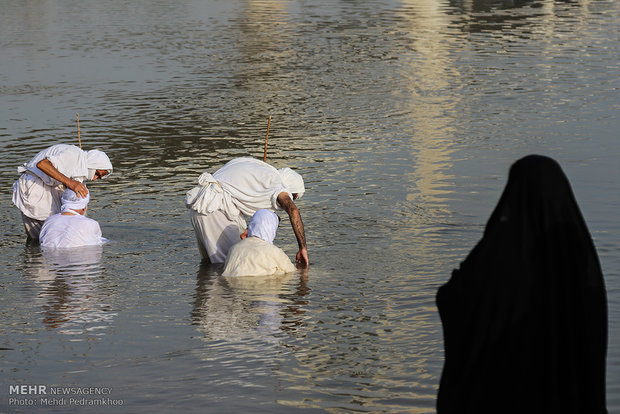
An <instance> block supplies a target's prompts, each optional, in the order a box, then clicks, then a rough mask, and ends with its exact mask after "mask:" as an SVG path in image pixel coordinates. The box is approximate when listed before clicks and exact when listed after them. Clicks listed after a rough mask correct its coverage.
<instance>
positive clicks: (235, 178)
mask: <svg viewBox="0 0 620 414" xmlns="http://www.w3.org/2000/svg"><path fill="white" fill-rule="evenodd" d="M287 176H288V177H290V176H291V175H290V174H288V175H287ZM297 184H298V183H297ZM283 192H285V193H288V195H289V197H291V199H292V198H293V195H292V193H291V191H289V190H288V188H287V187H286V185H285V184H284V181H283V180H282V177H281V176H280V173H279V172H278V170H276V169H275V168H274V167H272V166H271V165H269V164H267V163H265V162H263V161H260V160H257V159H254V158H235V159H232V160H230V161H229V162H228V163H226V164H225V165H224V166H223V167H222V168H220V169H219V170H217V171H216V172H215V173H213V174H209V173H203V174H202V175H201V176H200V177H199V178H198V186H196V187H194V188H192V189H191V190H190V191H188V192H187V195H186V197H185V205H186V207H187V208H188V209H190V217H191V221H192V225H193V226H194V231H195V232H196V238H197V239H198V246H199V249H200V251H201V254H202V255H203V257H205V253H206V255H207V256H208V257H209V259H210V260H211V263H221V262H223V261H224V258H225V257H226V253H227V252H228V249H229V248H230V247H231V246H232V244H234V243H236V242H237V241H239V238H238V237H239V234H241V232H243V230H244V229H245V227H246V224H245V219H244V217H243V215H245V216H246V217H251V216H252V215H253V214H254V213H255V212H256V211H257V210H260V209H267V210H271V211H275V210H281V207H280V205H279V204H278V196H279V195H280V194H281V193H283ZM217 211H219V212H221V213H222V214H218V215H215V216H212V215H213V213H214V212H217ZM201 216H212V217H209V218H207V217H201ZM234 225H236V226H237V231H238V234H237V238H236V239H234V240H233V238H231V236H230V234H232V232H230V234H224V235H222V232H221V230H223V229H228V230H231V229H232V228H233V227H232V226H234Z"/></svg>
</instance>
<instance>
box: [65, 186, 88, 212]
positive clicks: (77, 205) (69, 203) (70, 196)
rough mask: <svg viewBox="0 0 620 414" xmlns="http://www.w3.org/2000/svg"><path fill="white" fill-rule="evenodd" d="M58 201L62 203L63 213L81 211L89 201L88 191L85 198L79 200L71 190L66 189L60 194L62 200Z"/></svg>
mask: <svg viewBox="0 0 620 414" xmlns="http://www.w3.org/2000/svg"><path fill="white" fill-rule="evenodd" d="M60 200H61V202H62V208H61V211H62V212H63V213H64V212H66V211H69V210H81V209H83V208H86V206H87V205H88V202H89V201H90V191H89V192H88V194H86V197H84V198H80V197H78V195H77V194H76V193H75V192H74V191H73V190H71V189H69V188H67V189H66V190H65V192H64V193H62V198H61V199H60Z"/></svg>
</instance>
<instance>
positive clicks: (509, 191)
mask: <svg viewBox="0 0 620 414" xmlns="http://www.w3.org/2000/svg"><path fill="white" fill-rule="evenodd" d="M437 307H438V308H439V314H440V316H441V321H442V324H443V332H444V346H445V365H444V368H443V373H442V376H441V382H440V385H439V393H438V398H437V410H438V413H440V414H443V413H533V412H534V413H562V414H567V413H588V414H591V413H605V412H606V411H607V410H606V402H605V360H606V351H607V301H606V294H605V286H604V281H603V275H602V273H601V267H600V264H599V260H598V256H597V254H596V250H595V247H594V244H593V242H592V238H591V237H590V234H589V232H588V228H587V226H586V223H585V221H584V219H583V217H582V215H581V212H580V211H579V207H578V206H577V202H576V201H575V197H574V195H573V192H572V190H571V187H570V184H569V182H568V179H567V178H566V176H565V175H564V173H563V172H562V169H561V168H560V166H559V165H558V163H557V162H555V161H554V160H552V159H550V158H547V157H543V156H537V155H531V156H527V157H525V158H522V159H520V160H519V161H517V162H516V163H515V164H514V165H513V166H512V167H511V169H510V175H509V178H508V184H507V185H506V188H505V189H504V192H503V194H502V196H501V199H500V201H499V204H498V205H497V207H496V208H495V210H494V211H493V214H492V215H491V217H490V219H489V221H488V223H487V225H486V228H485V231H484V235H483V238H482V240H480V242H479V243H478V244H477V245H476V247H475V248H474V249H473V250H472V251H471V253H470V254H469V256H468V257H467V258H466V259H465V261H464V262H463V263H461V266H460V268H459V269H458V270H455V271H454V272H453V274H452V277H451V278H450V280H449V281H448V283H446V284H445V285H443V286H442V287H441V288H440V289H439V291H438V293H437Z"/></svg>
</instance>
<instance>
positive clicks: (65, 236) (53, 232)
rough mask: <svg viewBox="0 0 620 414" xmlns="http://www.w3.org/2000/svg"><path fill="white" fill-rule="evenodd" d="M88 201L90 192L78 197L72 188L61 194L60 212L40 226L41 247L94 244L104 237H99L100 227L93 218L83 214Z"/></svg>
mask: <svg viewBox="0 0 620 414" xmlns="http://www.w3.org/2000/svg"><path fill="white" fill-rule="evenodd" d="M89 201H90V193H89V192H88V191H87V192H86V196H85V197H83V198H80V197H79V196H78V195H77V194H76V193H75V192H74V191H73V190H70V189H67V190H65V191H64V193H63V194H62V198H61V202H62V212H61V213H58V214H54V215H52V216H50V217H48V218H47V220H45V222H44V223H43V226H42V227H41V234H40V236H39V241H40V243H41V248H42V249H48V248H51V249H58V248H68V247H82V246H96V245H100V244H103V243H104V242H105V241H106V239H104V238H103V237H101V228H100V227H99V223H97V222H96V221H95V220H93V219H91V218H88V217H86V216H84V213H86V206H87V205H88V202H89Z"/></svg>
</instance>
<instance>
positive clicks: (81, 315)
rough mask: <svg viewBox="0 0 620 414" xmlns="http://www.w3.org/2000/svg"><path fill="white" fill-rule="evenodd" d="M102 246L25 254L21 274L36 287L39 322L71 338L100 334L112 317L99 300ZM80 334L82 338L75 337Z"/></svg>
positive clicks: (113, 314)
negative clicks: (40, 318) (41, 319)
mask: <svg viewBox="0 0 620 414" xmlns="http://www.w3.org/2000/svg"><path fill="white" fill-rule="evenodd" d="M102 251H103V248H102V246H88V247H82V248H75V249H57V250H43V251H41V252H40V253H39V254H31V255H29V256H28V257H29V260H30V261H29V263H27V266H26V267H25V269H24V275H25V276H26V277H27V278H29V279H31V280H32V281H33V282H34V283H35V285H36V286H37V287H38V288H39V289H40V292H39V293H38V295H37V297H36V299H35V301H36V303H37V304H38V305H39V306H41V308H42V309H43V311H42V313H43V315H44V318H43V323H44V324H45V325H46V326H47V327H48V328H50V329H58V332H60V333H63V334H66V335H75V336H76V338H74V339H72V340H75V341H82V340H84V339H87V338H90V337H96V336H101V335H103V334H104V332H103V331H104V330H105V329H107V328H108V327H109V326H110V325H111V323H112V321H113V319H114V317H115V316H116V313H115V312H111V311H110V305H108V304H106V303H104V302H102V301H101V298H102V296H103V292H100V291H99V283H98V280H97V279H98V278H99V277H100V276H101V273H102V268H101V255H102ZM78 335H84V337H77V336H78Z"/></svg>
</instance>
